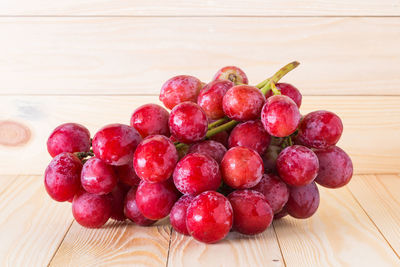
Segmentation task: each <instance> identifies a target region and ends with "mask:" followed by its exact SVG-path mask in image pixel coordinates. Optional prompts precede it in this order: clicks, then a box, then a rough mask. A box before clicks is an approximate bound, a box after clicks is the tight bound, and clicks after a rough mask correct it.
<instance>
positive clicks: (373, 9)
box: [0, 0, 400, 16]
mask: <svg viewBox="0 0 400 267" xmlns="http://www.w3.org/2000/svg"><path fill="white" fill-rule="evenodd" d="M399 14H400V6H399V2H398V1H396V0H382V1H379V0H366V1H359V0H358V1H345V0H335V1H326V0H317V1H312V0H301V1H294V0H283V1H271V0H266V1H262V0H248V1H239V0H230V1H220V0H219V1H193V0H191V1H184V0H168V1H156V0H149V1H138V0H131V1H122V0H114V1H101V0H83V1H82V0H70V1H68V0H60V1H51V0H36V1H29V0H13V1H6V0H4V1H0V15H139V16H143V15H144V16H149V15H152V16H160V15H161V16H215V15H224V16H225V15H228V16H229V15H237V16H249V15H251V16H271V15H272V16H287V15H289V16H292V15H293V16H304V15H317V16H321V15H334V16H337V15H342V16H343V15H352V16H354V15H364V16H365V15H373V16H376V15H399Z"/></svg>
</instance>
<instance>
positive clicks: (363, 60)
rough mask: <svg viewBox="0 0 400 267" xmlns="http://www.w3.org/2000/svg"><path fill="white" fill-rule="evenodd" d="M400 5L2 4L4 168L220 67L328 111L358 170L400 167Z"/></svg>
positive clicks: (23, 0) (0, 135) (10, 170)
mask: <svg viewBox="0 0 400 267" xmlns="http://www.w3.org/2000/svg"><path fill="white" fill-rule="evenodd" d="M399 14H400V1H398V0H385V1H377V0H368V1H306V0H304V1H261V0H250V1H154V0H153V1H102V0H83V1H82V0H80V1H78V0H73V1H65V0H63V1H50V0H36V1H30V0H29V1H28V0H13V1H5V0H3V1H0V35H1V36H2V38H1V42H0V51H1V54H0V121H2V122H0V144H1V145H2V146H1V149H0V157H1V158H3V159H5V160H1V161H0V169H1V172H2V173H5V174H41V173H42V172H43V169H44V168H45V166H46V164H47V162H48V161H49V159H50V158H49V156H48V155H47V153H46V149H45V141H46V138H47V136H48V135H49V133H50V132H51V130H52V129H53V128H54V127H55V126H57V125H58V124H60V123H63V122H69V121H75V122H79V123H82V124H84V125H86V126H88V127H89V128H90V130H91V131H92V134H94V133H95V131H96V129H98V128H99V127H101V126H102V125H105V124H108V123H111V122H123V123H128V121H129V117H130V114H131V113H132V111H133V110H134V109H135V108H136V107H138V106H139V105H141V104H143V103H146V102H157V101H158V97H157V94H158V92H159V90H160V87H161V85H162V84H163V82H164V81H165V80H167V79H168V78H169V77H171V76H173V75H177V74H191V75H194V76H197V77H199V78H200V79H202V80H203V81H205V82H207V81H209V80H210V79H211V77H212V75H213V74H214V72H215V71H216V70H217V69H218V68H219V67H221V66H224V65H230V64H234V65H238V66H240V67H242V68H243V69H244V70H245V71H246V72H247V73H248V76H249V78H250V82H252V83H257V82H259V81H261V80H263V79H264V78H265V77H267V76H269V75H271V74H272V73H273V72H274V71H275V70H277V69H278V68H279V67H280V66H282V65H284V64H286V63H287V62H289V61H292V60H298V61H300V62H301V63H302V65H301V66H300V67H299V68H298V69H297V70H295V71H294V72H292V73H291V74H290V75H289V76H287V78H285V81H288V82H291V83H293V84H295V85H296V86H297V87H298V88H299V89H300V90H301V91H302V93H303V95H304V105H303V107H302V112H303V113H306V112H309V111H311V110H315V109H328V110H332V111H334V112H336V113H338V114H339V115H340V116H341V117H342V118H343V122H344V125H345V130H344V134H343V138H342V140H341V142H340V146H342V147H343V148H344V149H345V150H346V151H348V152H349V153H350V155H351V156H352V158H353V160H354V163H355V172H356V173H397V172H400V152H399V151H400V138H399V133H400V71H399V70H400V49H399V47H400V30H399V29H400V19H399V17H398V16H399Z"/></svg>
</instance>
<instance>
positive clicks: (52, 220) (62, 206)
mask: <svg viewBox="0 0 400 267" xmlns="http://www.w3.org/2000/svg"><path fill="white" fill-rule="evenodd" d="M5 178H6V179H7V178H8V179H12V181H13V182H12V183H11V184H9V186H8V187H6V188H5V190H0V240H1V242H0V265H1V266H46V265H47V264H48V263H49V261H50V259H51V258H52V256H53V254H54V253H55V251H56V250H57V248H58V246H59V244H60V243H61V241H62V239H63V237H64V235H65V233H66V232H67V231H68V228H69V226H70V225H71V222H72V213H71V208H70V204H69V203H58V202H55V201H53V200H51V199H50V198H49V197H48V196H47V195H46V192H45V189H44V186H43V178H42V177H41V176H18V177H17V176H14V177H4V176H2V177H1V179H0V181H2V180H4V179H5Z"/></svg>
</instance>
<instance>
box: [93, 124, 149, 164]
mask: <svg viewBox="0 0 400 267" xmlns="http://www.w3.org/2000/svg"><path fill="white" fill-rule="evenodd" d="M141 139H142V138H141V137H140V134H139V133H138V132H137V131H136V130H135V128H133V127H130V126H128V125H124V124H119V123H115V124H109V125H107V126H104V127H103V128H101V129H100V130H99V131H98V132H97V133H96V134H95V136H94V138H93V142H92V146H93V152H94V154H95V155H96V157H97V158H99V159H101V160H103V161H104V162H106V163H107V164H111V165H126V164H128V163H129V162H130V161H131V160H132V158H133V152H134V151H135V149H136V146H137V145H138V144H139V142H140V141H141Z"/></svg>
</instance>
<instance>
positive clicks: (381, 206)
mask: <svg viewBox="0 0 400 267" xmlns="http://www.w3.org/2000/svg"><path fill="white" fill-rule="evenodd" d="M348 187H349V189H350V191H351V192H352V193H353V195H354V197H355V198H356V199H357V201H358V202H359V203H360V204H361V206H362V207H363V209H364V210H365V212H366V213H367V214H368V216H369V217H370V218H371V220H372V221H373V222H374V224H375V225H376V226H377V227H378V228H379V231H380V232H381V233H382V234H383V235H384V236H385V238H386V240H387V241H388V242H389V243H390V245H391V247H392V248H393V249H394V250H395V251H396V252H397V255H400V195H399V192H400V177H399V176H398V175H381V174H378V175H363V176H356V177H355V179H353V180H352V181H351V183H350V184H349V186H348Z"/></svg>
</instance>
